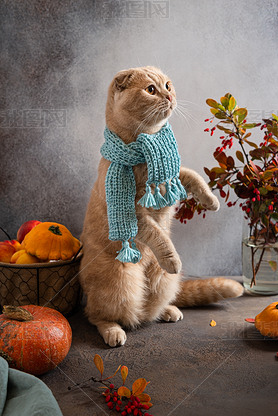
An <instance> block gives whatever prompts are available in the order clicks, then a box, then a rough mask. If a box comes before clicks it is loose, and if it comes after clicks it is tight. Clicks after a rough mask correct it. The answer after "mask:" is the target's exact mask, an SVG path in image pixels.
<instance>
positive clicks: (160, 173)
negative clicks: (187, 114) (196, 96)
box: [100, 122, 187, 263]
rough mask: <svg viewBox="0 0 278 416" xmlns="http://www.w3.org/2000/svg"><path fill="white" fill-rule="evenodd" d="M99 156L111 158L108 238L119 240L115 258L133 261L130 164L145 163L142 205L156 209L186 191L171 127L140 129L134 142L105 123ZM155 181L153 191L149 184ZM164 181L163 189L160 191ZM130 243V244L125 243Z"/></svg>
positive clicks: (136, 258) (134, 232)
mask: <svg viewBox="0 0 278 416" xmlns="http://www.w3.org/2000/svg"><path fill="white" fill-rule="evenodd" d="M104 137H105V143H104V144H103V145H102V147H101V150H100V152H101V154H102V156H103V157H104V158H105V159H107V160H109V161H110V162H111V164H110V166H109V168H108V171H107V175H106V179H105V191H106V202H107V213H108V224H109V239H110V240H112V241H118V240H121V241H122V249H121V250H120V251H119V252H118V256H117V257H116V259H118V260H119V261H121V262H123V263H130V262H132V263H137V262H138V261H139V260H140V259H141V253H140V251H139V250H138V249H137V248H136V245H135V242H134V238H135V237H136V235H137V233H138V226H137V217H136V210H135V196H136V183H135V178H134V173H133V169H132V167H133V166H135V165H138V164H139V163H147V168H148V180H147V182H146V193H145V195H144V196H143V197H142V198H141V199H140V200H139V201H138V204H140V205H142V206H143V207H146V208H150V207H151V208H153V209H160V208H163V207H166V206H171V205H174V204H175V202H176V200H183V199H185V198H186V196H187V194H186V191H185V189H184V187H183V186H182V184H181V182H180V180H179V173H180V155H179V153H178V147H177V142H176V139H175V137H174V133H173V130H172V128H171V126H170V124H169V123H168V122H167V123H166V124H165V125H164V126H163V127H162V128H161V130H159V131H158V132H157V133H155V134H145V133H141V134H139V136H138V137H137V139H136V141H135V142H132V143H129V144H125V143H124V142H123V141H122V140H121V139H120V138H119V137H118V136H117V135H116V134H115V133H113V132H112V131H110V130H109V129H108V128H107V127H106V128H105V131H104ZM151 184H154V185H155V190H154V193H152V191H151V187H150V185H151ZM160 184H164V185H165V187H166V193H165V195H164V196H162V195H161V193H160V188H159V185H160ZM129 241H130V243H131V247H130V244H129Z"/></svg>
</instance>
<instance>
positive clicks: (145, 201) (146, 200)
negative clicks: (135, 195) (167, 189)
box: [137, 185, 156, 208]
mask: <svg viewBox="0 0 278 416" xmlns="http://www.w3.org/2000/svg"><path fill="white" fill-rule="evenodd" d="M137 204H139V205H141V206H142V207H146V208H151V207H154V206H155V204H156V202H155V199H154V196H153V194H152V190H151V187H150V185H146V193H145V194H144V195H143V196H142V198H141V199H140V200H139V201H138V202H137Z"/></svg>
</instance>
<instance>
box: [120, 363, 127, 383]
mask: <svg viewBox="0 0 278 416" xmlns="http://www.w3.org/2000/svg"><path fill="white" fill-rule="evenodd" d="M121 375H122V379H123V384H125V381H126V378H127V375H128V368H127V367H126V366H125V365H123V366H122V368H121Z"/></svg>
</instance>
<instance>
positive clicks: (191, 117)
mask: <svg viewBox="0 0 278 416" xmlns="http://www.w3.org/2000/svg"><path fill="white" fill-rule="evenodd" d="M177 108H178V109H179V111H180V112H181V113H183V114H184V116H186V117H188V118H190V119H191V120H192V121H193V122H194V123H195V124H196V125H197V124H198V120H197V118H196V117H194V116H193V115H192V114H191V113H190V111H189V110H188V109H187V108H183V107H182V106H180V105H178V106H177Z"/></svg>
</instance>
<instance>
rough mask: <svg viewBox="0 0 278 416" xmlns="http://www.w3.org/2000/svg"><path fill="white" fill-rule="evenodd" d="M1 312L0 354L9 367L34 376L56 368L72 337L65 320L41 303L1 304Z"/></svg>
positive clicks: (64, 354) (65, 353)
mask: <svg viewBox="0 0 278 416" xmlns="http://www.w3.org/2000/svg"><path fill="white" fill-rule="evenodd" d="M3 309H4V313H3V314H2V315H0V355H1V356H2V357H4V358H5V359H6V360H7V361H8V363H9V365H10V367H13V368H16V369H18V370H22V371H25V372H27V373H30V374H33V375H40V374H43V373H46V372H47V371H49V370H52V369H53V368H55V367H56V366H57V365H58V364H60V363H61V361H62V360H63V359H64V358H65V357H66V355H67V353H68V351H69V349H70V346H71V340H72V331H71V327H70V324H69V323H68V321H67V319H66V318H65V317H64V316H63V315H62V314H61V313H60V312H58V311H56V310H55V309H51V308H46V307H43V306H35V305H26V306H22V307H15V306H4V307H3Z"/></svg>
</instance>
